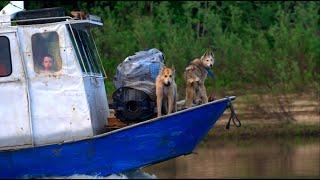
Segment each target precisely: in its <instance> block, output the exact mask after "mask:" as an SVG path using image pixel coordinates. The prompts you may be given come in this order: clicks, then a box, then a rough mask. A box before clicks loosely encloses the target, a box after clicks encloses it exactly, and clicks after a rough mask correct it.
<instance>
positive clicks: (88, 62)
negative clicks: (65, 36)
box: [67, 24, 103, 77]
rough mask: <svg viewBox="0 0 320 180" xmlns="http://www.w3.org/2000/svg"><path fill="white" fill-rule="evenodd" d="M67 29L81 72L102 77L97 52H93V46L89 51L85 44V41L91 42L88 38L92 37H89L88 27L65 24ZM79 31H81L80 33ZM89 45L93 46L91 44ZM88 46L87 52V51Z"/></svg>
mask: <svg viewBox="0 0 320 180" xmlns="http://www.w3.org/2000/svg"><path fill="white" fill-rule="evenodd" d="M67 29H68V33H69V37H70V38H71V42H72V46H73V49H75V51H76V58H77V60H78V62H79V64H80V67H81V72H82V73H83V74H84V75H89V76H95V77H103V73H102V68H101V67H100V66H101V65H100V64H99V62H98V60H99V57H98V56H99V55H98V54H97V53H98V52H94V51H96V49H95V47H91V49H92V50H91V51H90V45H87V44H86V43H87V42H86V41H89V43H93V42H90V39H91V38H92V37H90V33H89V32H88V31H90V29H87V28H86V29H83V28H76V27H73V26H72V25H71V24H68V25H67ZM79 32H80V33H81V35H80V33H79ZM84 34H85V36H87V40H85V38H84V37H83V36H84ZM77 39H79V41H80V43H78V40H77ZM83 42H84V43H83ZM91 46H93V44H91ZM88 48H89V50H88V51H89V52H87V49H88ZM92 53H94V54H92Z"/></svg>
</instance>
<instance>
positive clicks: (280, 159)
mask: <svg viewBox="0 0 320 180" xmlns="http://www.w3.org/2000/svg"><path fill="white" fill-rule="evenodd" d="M142 171H143V172H147V173H150V174H155V175H156V176H157V178H255V177H256V178H272V177H282V178H288V177H289V178H290V177H291V178H294V177H318V178H319V177H320V142H319V138H312V139H310V138H303V139H301V138H300V139H281V140H274V139H273V140H254V141H250V142H248V141H243V140H242V141H230V140H229V141H227V142H226V141H224V142H221V141H220V142H217V141H214V140H211V141H210V140H208V141H206V142H203V143H202V144H200V145H199V146H198V148H197V149H196V154H191V155H188V156H182V157H178V158H176V159H172V160H169V161H166V162H162V163H159V164H156V165H153V166H150V167H146V168H144V169H143V170H142Z"/></svg>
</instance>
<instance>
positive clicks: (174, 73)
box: [172, 65, 176, 76]
mask: <svg viewBox="0 0 320 180" xmlns="http://www.w3.org/2000/svg"><path fill="white" fill-rule="evenodd" d="M172 75H173V76H175V75H176V68H174V66H173V65H172Z"/></svg>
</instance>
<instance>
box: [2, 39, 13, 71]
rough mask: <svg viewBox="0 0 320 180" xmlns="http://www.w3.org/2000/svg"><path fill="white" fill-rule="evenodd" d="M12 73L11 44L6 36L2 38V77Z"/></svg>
mask: <svg viewBox="0 0 320 180" xmlns="http://www.w3.org/2000/svg"><path fill="white" fill-rule="evenodd" d="M11 73H12V64H11V53H10V42H9V39H8V38H7V37H6V36H0V77H6V76H10V74H11Z"/></svg>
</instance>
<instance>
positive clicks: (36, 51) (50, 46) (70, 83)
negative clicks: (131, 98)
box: [0, 8, 109, 149]
mask: <svg viewBox="0 0 320 180" xmlns="http://www.w3.org/2000/svg"><path fill="white" fill-rule="evenodd" d="M60 12H61V9H59V8H58V9H57V8H50V9H41V10H39V11H38V12H37V11H22V12H18V13H17V14H16V16H15V17H16V19H12V17H10V16H8V15H1V16H0V124H1V125H0V149H12V148H20V147H26V146H41V145H47V144H54V143H62V142H65V141H76V140H79V139H84V138H88V137H92V136H95V135H97V134H101V133H103V132H105V127H106V125H107V117H108V113H109V108H108V101H107V96H106V91H105V85H104V78H105V77H106V76H105V71H104V69H103V67H102V63H101V59H100V56H99V54H98V51H97V47H96V44H95V41H94V39H93V36H92V33H91V30H92V28H95V27H99V26H102V25H103V23H102V21H101V19H100V18H99V17H97V16H93V15H89V16H88V17H87V19H84V20H79V19H75V18H72V17H70V16H64V13H60ZM50 13H51V14H50ZM59 13H60V14H59ZM48 14H49V15H48ZM52 14H53V15H52ZM61 14H62V15H61ZM44 16H45V17H44ZM46 16H48V17H46ZM40 17H41V18H40Z"/></svg>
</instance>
